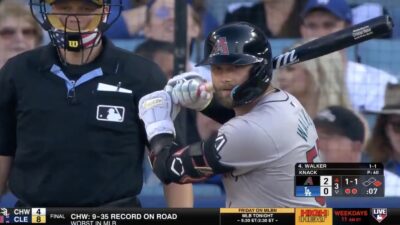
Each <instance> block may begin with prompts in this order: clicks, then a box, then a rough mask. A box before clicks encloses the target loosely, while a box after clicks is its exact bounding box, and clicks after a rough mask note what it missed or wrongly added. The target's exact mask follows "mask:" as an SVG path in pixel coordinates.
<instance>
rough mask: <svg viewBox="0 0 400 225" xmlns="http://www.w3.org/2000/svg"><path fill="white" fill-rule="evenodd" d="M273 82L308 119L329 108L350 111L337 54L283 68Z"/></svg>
mask: <svg viewBox="0 0 400 225" xmlns="http://www.w3.org/2000/svg"><path fill="white" fill-rule="evenodd" d="M295 46H297V44H296V45H295ZM277 79H278V83H279V86H280V88H281V89H282V90H285V91H287V92H289V93H291V94H292V95H294V96H295V97H296V98H297V99H298V100H299V101H300V103H301V104H302V105H303V106H304V108H305V109H306V111H307V112H308V114H309V115H310V116H311V117H312V118H314V117H315V116H316V114H317V112H319V111H321V110H322V109H324V108H326V107H328V106H331V105H339V106H343V107H346V108H349V107H350V104H349V100H348V96H347V91H346V87H345V85H344V62H343V58H342V56H341V55H340V53H338V52H334V53H332V54H329V55H326V56H323V57H319V58H316V59H313V60H309V61H306V62H303V63H300V64H295V65H290V66H287V67H284V68H283V69H280V70H279V71H278V76H277Z"/></svg>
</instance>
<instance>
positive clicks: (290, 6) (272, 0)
mask: <svg viewBox="0 0 400 225" xmlns="http://www.w3.org/2000/svg"><path fill="white" fill-rule="evenodd" d="M305 3H306V0H262V1H260V2H257V3H248V2H246V3H233V4H231V5H229V6H228V12H227V14H226V15H225V21H224V23H225V24H226V23H230V22H237V21H246V22H249V23H252V24H254V25H256V26H258V27H259V28H261V29H262V30H263V31H264V32H265V34H266V35H267V36H268V37H270V38H298V37H300V28H299V27H300V21H301V20H300V12H301V10H302V9H303V7H304V5H305Z"/></svg>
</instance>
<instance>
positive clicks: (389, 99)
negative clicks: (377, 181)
mask: <svg viewBox="0 0 400 225" xmlns="http://www.w3.org/2000/svg"><path fill="white" fill-rule="evenodd" d="M367 152H368V153H369V155H370V157H371V161H372V162H382V163H384V165H385V169H387V170H389V171H391V172H393V173H395V174H397V175H399V176H400V85H399V84H388V86H387V89H386V95H385V106H384V107H383V109H382V110H381V111H380V112H379V113H378V118H377V121H376V124H375V127H374V129H373V133H372V137H371V139H370V141H369V142H368V144H367ZM397 185H398V186H397V188H400V184H397Z"/></svg>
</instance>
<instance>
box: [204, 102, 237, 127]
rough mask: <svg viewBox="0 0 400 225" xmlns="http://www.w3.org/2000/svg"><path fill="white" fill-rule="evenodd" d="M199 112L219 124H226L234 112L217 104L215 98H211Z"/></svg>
mask: <svg viewBox="0 0 400 225" xmlns="http://www.w3.org/2000/svg"><path fill="white" fill-rule="evenodd" d="M201 112H202V113H203V114H204V115H206V116H208V117H210V118H211V119H213V120H215V121H217V122H218V123H221V124H224V123H226V122H227V121H228V120H230V119H232V118H233V117H234V116H235V112H234V111H233V110H232V109H228V108H225V107H224V106H222V105H221V104H219V103H218V102H217V100H216V99H215V98H213V99H212V101H211V103H210V104H209V105H208V106H207V108H205V109H204V110H203V111H201Z"/></svg>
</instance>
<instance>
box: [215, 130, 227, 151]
mask: <svg viewBox="0 0 400 225" xmlns="http://www.w3.org/2000/svg"><path fill="white" fill-rule="evenodd" d="M225 143H226V137H225V135H224V134H220V135H219V136H218V137H217V138H216V139H215V149H216V150H217V152H219V151H221V149H222V147H224V145H225Z"/></svg>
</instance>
